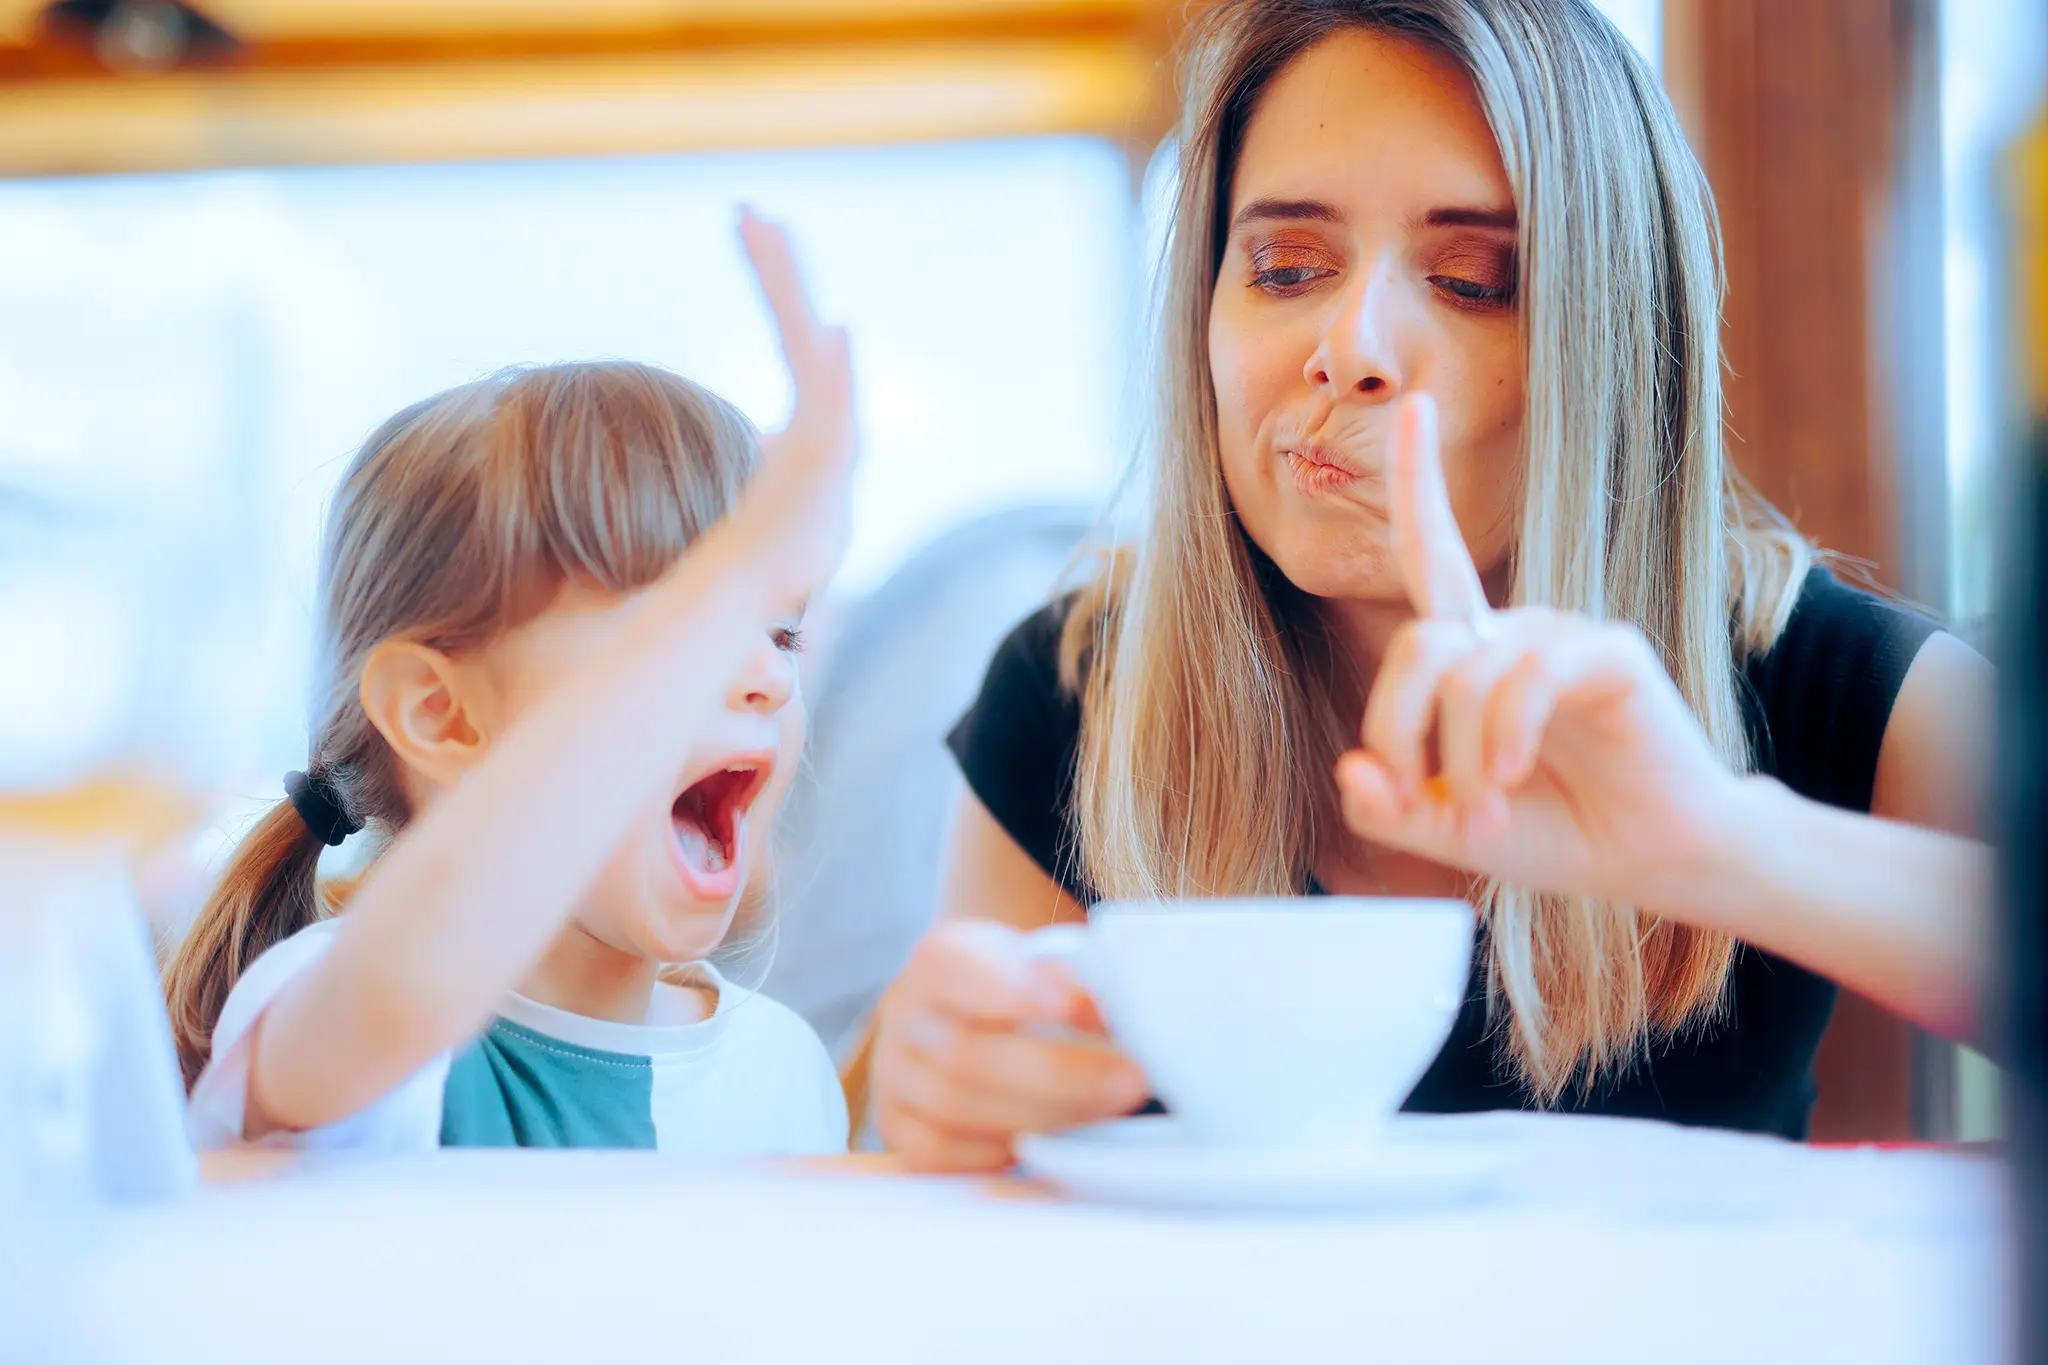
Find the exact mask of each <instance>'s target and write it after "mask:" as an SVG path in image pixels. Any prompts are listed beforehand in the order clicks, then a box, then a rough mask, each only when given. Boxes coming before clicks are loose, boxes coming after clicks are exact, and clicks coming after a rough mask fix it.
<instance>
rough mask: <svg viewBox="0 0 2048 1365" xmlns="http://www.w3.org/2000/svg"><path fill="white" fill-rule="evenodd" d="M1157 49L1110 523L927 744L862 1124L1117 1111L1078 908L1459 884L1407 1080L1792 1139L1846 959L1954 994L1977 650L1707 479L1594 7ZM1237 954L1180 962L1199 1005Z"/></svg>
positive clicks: (1639, 94) (1970, 999)
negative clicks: (1159, 324)
mask: <svg viewBox="0 0 2048 1365" xmlns="http://www.w3.org/2000/svg"><path fill="white" fill-rule="evenodd" d="M1184 73H1185V106H1184V116H1183V123H1182V127H1181V136H1180V156H1181V166H1180V170H1181V175H1180V188H1179V198H1178V202H1177V205H1176V228H1175V233H1174V237H1173V242H1172V246H1171V248H1170V254H1169V259H1168V270H1167V279H1166V284H1165V298H1164V307H1163V315H1162V317H1163V337H1162V340H1163V345H1162V348H1161V358H1162V362H1163V363H1162V383H1161V387H1160V398H1161V408H1160V412H1159V415H1158V419H1157V420H1158V430H1157V439H1156V441H1155V442H1154V459H1153V464H1154V471H1153V473H1152V476H1151V477H1152V483H1151V519H1150V524H1149V529H1148V531H1147V532H1146V535H1145V538H1144V539H1143V540H1142V542H1141V543H1139V544H1138V545H1136V546H1135V547H1133V548H1132V549H1131V550H1130V551H1129V552H1127V553H1126V554H1125V555H1123V556H1122V557H1120V558H1119V559H1118V560H1117V561H1116V566H1115V567H1114V568H1113V569H1112V570H1110V571H1107V572H1105V574H1104V575H1103V577H1102V579H1101V581H1099V582H1097V583H1095V584H1094V585H1092V587H1090V588H1089V589H1087V590H1086V591H1084V592H1082V593H1080V594H1078V595H1076V596H1075V597H1072V598H1068V599H1064V600H1062V601H1060V602H1057V603H1055V604H1054V605H1052V606H1050V607H1048V608H1047V609H1046V610H1044V611H1042V612H1040V613H1039V614H1038V615H1036V616H1034V617H1032V618H1031V619H1029V620H1027V621H1026V622H1024V624H1023V625H1022V626H1020V627H1019V628H1018V629H1017V631H1016V632H1015V633H1014V634H1013V635H1012V636H1011V637H1010V638H1009V640H1008V641H1007V642H1006V643H1005V644H1004V645H1003V646H1002V647H1001V649H1000V650H999V651H998V653H997V655H996V657H995V659H994V661H993V662H992V664H991V666H990V669H989V673H988V676H987V679H986V682H985V684H984V686H983V690H982V693H981V696H980V698H979V699H978V700H977V702H976V703H975V705H974V706H973V708H972V709H971V710H970V711H969V712H968V714H967V715H966V716H965V717H964V718H963V719H962V721H961V722H960V725H959V726H958V728H957V729H956V731H955V732H954V735H953V737H952V744H953V748H954V751H955V753H956V755H957V757H958V759H959V762H960V766H961V769H962V771H963V773H964V774H965V776H966V779H967V786H968V789H969V794H968V796H967V798H966V800H965V803H964V806H963V809H962V811H961V813H960V815H959V817H958V820H957V824H956V826H955V828H954V831H953V834H952V838H951V846H950V851H949V866H948V870H947V874H946V877H945V880H944V888H945V889H944V892H943V895H944V899H945V908H946V911H947V918H946V919H945V921H944V922H942V924H941V925H940V926H939V927H938V928H937V929H935V930H934V931H933V932H932V933H931V934H930V935H929V936H928V937H927V939H926V940H925V941H924V942H923V943H922V944H921V945H920V946H919V948H918V950H917V952H916V953H915V955H914V956H913V959H912V961H911V963H910V965H909V966H908V968H907V969H906V970H905V972H904V974H903V976H902V977H901V978H900V980H899V981H898V982H897V983H896V985H895V986H894V987H892V989H891V991H890V992H889V995H888V998H887V999H886V1000H885V1002H884V1005H883V1008H882V1011H881V1013H880V1018H879V1024H878V1029H877V1034H876V1040H875V1044H874V1053H873V1071H872V1090H873V1096H874V1104H875V1119H876V1122H877V1125H878V1128H879V1131H880V1133H881V1136H882V1137H883V1139H884V1140H885V1141H886V1142H887V1143H888V1144H889V1145H890V1146H891V1147H893V1148H894V1149H895V1150H897V1151H898V1152H900V1153H901V1154H903V1155H904V1156H905V1157H906V1158H908V1159H909V1160H911V1161H912V1162H914V1163H916V1164H919V1165H922V1166H926V1167H932V1168H975V1167H989V1166H996V1165H1000V1164H1002V1163H1004V1162H1006V1161H1007V1160H1009V1158H1010V1155H1011V1141H1012V1138H1013V1137H1014V1136H1015V1135H1016V1134H1018V1133H1020V1132H1025V1131H1031V1130H1042V1129H1050V1128H1057V1127H1061V1126H1064V1125H1068V1124H1073V1123H1079V1122H1086V1121H1091V1120H1098V1119H1103V1118H1108V1117H1112V1116H1114V1115H1117V1114H1119V1113H1122V1112H1126V1111H1128V1110H1129V1109H1131V1108H1132V1107H1134V1106H1136V1105H1138V1104H1140V1103H1141V1102H1142V1100H1143V1098H1144V1096H1145V1094H1146V1085H1145V1080H1144V1077H1143V1076H1142V1075H1141V1074H1139V1072H1138V1071H1137V1069H1136V1068H1135V1067H1134V1066H1133V1065H1132V1064H1131V1063H1130V1062H1129V1061H1128V1060H1127V1059H1125V1058H1124V1057H1122V1056H1121V1055H1119V1054H1118V1053H1117V1052H1116V1051H1115V1050H1114V1049H1113V1048H1111V1047H1109V1046H1108V1045H1107V1044H1106V1043H1105V1044H1100V1045H1091V1044H1089V1043H1087V1042H1085V1041H1082V1042H1076V1041H1072V1040H1071V1037H1070V1036H1069V1040H1067V1041H1062V1040H1061V1038H1060V1036H1059V1035H1058V1034H1057V1031H1048V1030H1046V1029H1044V1028H1042V1027H1040V1025H1042V1024H1044V1023H1048V1022H1064V1023H1067V1024H1070V1025H1080V1026H1083V1027H1087V1026H1095V1027H1099V1023H1098V1021H1096V1020H1095V1019H1094V1017H1093V1012H1092V1009H1091V1007H1090V1005H1089V1003H1088V1001H1087V1000H1086V999H1085V997H1084V996H1083V995H1082V994H1081V993H1080V991H1079V990H1078V988H1077V987H1076V986H1075V985H1074V983H1073V982H1072V980H1071V979H1070V978H1068V977H1065V976H1063V975H1062V974H1061V973H1060V972H1059V971H1058V970H1057V969H1056V968H1054V967H1052V966H1049V965H1046V964H1033V963H1031V962H1030V961H1029V960H1028V959H1027V958H1026V957H1025V956H1024V954H1023V953H1022V952H1021V951H1020V950H1019V945H1018V938H1019V934H1020V931H1023V930H1028V929H1030V928H1034V927H1036V926H1039V925H1043V924H1045V923H1047V922H1049V921H1053V920H1061V919H1073V918H1077V917H1079V916H1080V915H1082V913H1083V910H1084V907H1085V906H1086V905H1087V904H1088V903H1089V902H1090V901H1091V900H1094V899H1096V898H1098V897H1128V896H1182V895H1194V896H1202V895H1217V894H1232V893H1252V894H1276V893H1278V894H1285V893H1294V892H1315V891H1322V890H1327V891H1330V892H1339V893H1362V894H1377V893H1394V894H1419V895H1432V896H1465V897H1469V898H1470V899H1471V900H1472V901H1473V903H1474V904H1475V905H1476V906H1478V907H1479V910H1480V914H1481V917H1482V926H1483V934H1482V938H1481V947H1480V950H1479V952H1478V954H1477V960H1476V962H1475V970H1474V978H1473V983H1472V989H1471V993H1470V999H1469V1002H1468V1004H1467V1007H1466V1009H1465V1010H1464V1012H1463V1014H1462V1015H1461V1017H1460V1019H1459V1021H1458V1023H1457V1026H1456V1028H1455V1030H1454V1031H1453V1034H1452V1036H1451V1039H1450V1041H1449V1043H1448V1044H1447V1045H1446V1047H1445V1048H1444V1051H1443V1053H1442V1055H1441V1056H1440V1057H1439V1058H1438V1060H1437V1062H1436V1063H1435V1065H1434V1066H1433V1068H1432V1069H1431V1070H1430V1072H1429V1073H1428V1074H1427V1075H1426V1076H1425V1077H1424V1079H1423V1080H1422V1082H1421V1083H1420V1085H1419V1086H1418V1087H1417V1089H1416V1091H1415V1093H1414V1094H1413V1096H1412V1097H1411V1098H1410V1100H1409V1107H1410V1108H1411V1109H1418V1110H1433V1111H1459V1110H1474V1109H1489V1108H1501V1107H1515V1106H1530V1105H1536V1106H1546V1107H1555V1108H1561V1109H1569V1110H1581V1111H1590V1112H1599V1113H1610V1114H1625V1115H1642V1116H1653V1117H1660V1118H1666V1119H1671V1120H1675V1121H1680V1122H1686V1123H1698V1124H1712V1125H1721V1126H1728V1127H1735V1128H1743V1129H1751V1130H1757V1131H1763V1132H1775V1133H1782V1134H1786V1135H1795V1136H1796V1135H1799V1134H1802V1133H1803V1132H1804V1131H1805V1127H1806V1123H1807V1119H1808V1115H1809V1112H1810V1109H1811V1105H1812V1100H1813V1080H1812V1059H1813V1054H1814V1049H1815V1046H1816V1045H1817V1043H1818V1041H1819V1039H1820V1036H1821V1032H1822V1030H1823V1028H1824V1027H1825V1026H1826V1023H1827V1019H1828V1015H1829V1011H1830V1009H1831V1008H1832V1005H1833V1001H1834V996H1835V992H1836V983H1841V984H1844V985H1847V986H1851V987H1853V988H1855V989H1857V990H1859V991H1862V992H1865V993H1867V994H1869V995H1871V996H1873V997H1875V998H1877V999H1878V1000H1880V1001H1882V1002H1883V1003H1885V1004H1886V1005H1888V1006H1890V1007H1891V1008H1893V1009H1895V1010H1897V1011H1899V1012H1900V1013H1901V1014H1904V1015H1906V1016H1908V1017H1910V1018H1913V1019H1915V1020H1918V1021H1920V1022H1921V1023H1923V1024H1926V1025H1929V1026H1931V1027H1934V1028H1937V1029H1941V1030H1944V1031H1947V1032H1950V1033H1955V1032H1960V1031H1964V1030H1966V1029H1968V1028H1969V1027H1970V1026H1971V1025H1972V1022H1973V1015H1974V1009H1975V1000H1976V985H1975V983H1976V980H1977V973H1978V970H1979V966H1978V962H1977V958H1976V954H1977V953H1978V952H1979V951H1980V949H1979V946H1978V945H1979V941H1980V940H1979V934H1978V928H1979V926H1978V924H1977V918H1978V916H1979V915H1980V914H1981V906H1982V904H1983V902H1984V900H1985V884H1986V882H1987V880H1988V875H1989V874H1988V859H1987V856H1986V853H1985V850H1984V849H1983V847H1982V846H1981V845H1980V844H1978V843H1976V842H1975V841H1974V836H1975V831H1976V809H1975V801H1974V797H1973V792H1974V789H1975V784H1976V776H1977V772H1978V760H1979V757H1980V754H1981V746H1980V745H1979V744H1978V742H1977V741H1976V739H1975V736H1974V732H1973V728H1972V727H1973V723H1974V722H1975V721H1976V720H1977V718H1979V717H1981V716H1983V715H1985V714H1987V712H1988V707H1989V702H1988V698H1989V694H1990V690H1991V686H1990V684H1991V680H1990V676H1989V670H1988V668H1987V666H1986V665H1985V664H1984V662H1983V660H1981V659H1980V658H1978V657H1977V656H1976V655H1974V654H1973V653H1971V652H1970V651H1969V650H1968V649H1967V648H1966V647H1964V646H1963V645H1962V644H1960V643H1959V642H1957V641H1956V640H1955V639H1953V638H1952V637H1950V636H1948V635H1945V634H1941V633H1939V632H1937V631H1935V630H1934V628H1933V627H1932V626H1931V625H1929V624H1928V623H1926V622H1924V621H1923V620H1922V619H1920V618H1919V617H1917V616H1914V615H1912V614H1909V613H1907V612H1904V611H1901V610H1898V609H1896V608H1894V607H1892V606H1890V605H1887V604H1885V603H1884V602H1881V601H1879V600H1878V599H1876V598H1873V597H1871V596H1869V595H1867V594H1864V593H1862V592H1859V591H1857V590H1855V589H1852V588H1850V587H1847V586H1845V585H1843V584H1842V583H1840V582H1838V581H1837V580H1836V579H1835V578H1833V577H1832V576H1830V575H1829V573H1828V572H1827V571H1826V570H1825V569H1823V568H1820V567H1817V566H1816V565H1815V562H1814V555H1813V553H1812V552H1811V550H1810V549H1809V547H1808V546H1807V545H1806V544H1805V543H1804V542H1802V541H1801V540H1800V539H1799V538H1798V537H1797V535H1796V534H1795V533H1793V532H1792V531H1791V529H1790V528H1789V526H1788V525H1787V524H1786V523H1785V522H1784V521H1783V519H1782V518H1780V517H1779V516H1778V515H1777V514H1776V513H1775V512H1773V511H1772V510H1771V509H1770V508H1768V507H1767V506H1764V505H1763V504H1761V503H1760V502H1759V501H1758V500H1757V499H1756V498H1755V497H1754V496H1753V495H1751V494H1750V493H1749V492H1748V491H1747V490H1746V489H1745V488H1744V487H1743V485H1741V483H1740V482H1739V481H1738V480H1737V478H1736V476H1735V474H1734V471H1733V469H1732V467H1731V466H1730V465H1729V464H1728V463H1727V461H1726V456H1725V452H1724V448H1723V442H1724V437H1723V433H1722V427H1721V391H1720V367H1721V357H1720V353H1719V349H1718V306H1719V299H1718V272H1719V264H1718V260H1717V254H1716V250H1717V248H1716V240H1715V235H1714V218H1713V210H1712V205H1711V202H1710V200H1709V197H1708V192H1707V188H1706V185H1705V183H1704V180H1703V178H1702V176H1701V173H1700V170H1699V167H1698V165H1697V164H1696V163H1695V161H1694V159H1693V157H1692V156H1691V154H1690V153H1689V152H1688V150H1687V148H1686V146H1685V143H1684V140H1683V137H1682V135H1681V133H1680V130H1679V128H1678V125H1677V122H1676V120H1675V119H1674V117H1673V115H1672V111H1671V108H1670V106H1669V104H1668V103H1667V101H1666V99H1665V97H1664V95H1663V93H1662V92H1661V90H1660V89H1659V88H1658V86H1657V83H1656V81H1655V79H1654V77H1653V76H1652V75H1651V74H1650V72H1649V71H1648V70H1647V69H1646V68H1645V67H1644V65H1643V64H1642V63H1641V62H1640V61H1639V60H1638V59H1637V58H1636V56H1635V55H1634V54H1633V53H1632V52H1631V50H1630V49H1629V47H1628V45H1627V44H1626V42H1625V41H1624V40H1623V39H1622V38H1621V37H1620V35H1619V34H1618V33H1616V31H1615V30H1614V29H1613V28H1612V26H1611V25H1609V24H1608V23H1607V22H1606V20H1605V19H1603V18H1602V17H1601V16H1600V15H1599V14H1598V13H1597V12H1596V11H1595V10H1594V9H1593V7H1592V5H1591V4H1590V3H1587V0H1404V3H1377V2H1375V0H1322V2H1321V3H1306V2H1305V0H1242V2H1241V3H1231V4H1225V5H1222V6H1220V7H1218V8H1217V9H1216V10H1215V11H1213V12H1212V13H1211V15H1210V16H1209V18H1208V19H1207V20H1206V21H1205V23H1204V24H1203V26H1202V27H1201V28H1200V29H1199V31H1198V32H1197V33H1196V34H1195V35H1194V37H1193V41H1192V46H1191V48H1190V50H1189V54H1188V59H1187V61H1186V63H1185V66H1184ZM1754 454H1755V458H1758V459H1769V458H1770V452H1769V451H1767V450H1759V451H1756V452H1754ZM1333 774H1334V777H1333ZM1872 817H1878V818H1872ZM1258 988H1259V987H1258V986H1257V985H1256V984H1255V983H1244V982H1239V981H1236V980H1233V978H1232V976H1231V971H1230V964H1229V963H1228V962H1219V963H1217V964H1216V970H1215V991H1216V1008H1217V1009H1219V1010H1233V1009H1251V1008H1256V1000H1255V999H1253V998H1252V997H1251V994H1250V993H1251V992H1252V991H1254V990H1256V989H1258Z"/></svg>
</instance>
